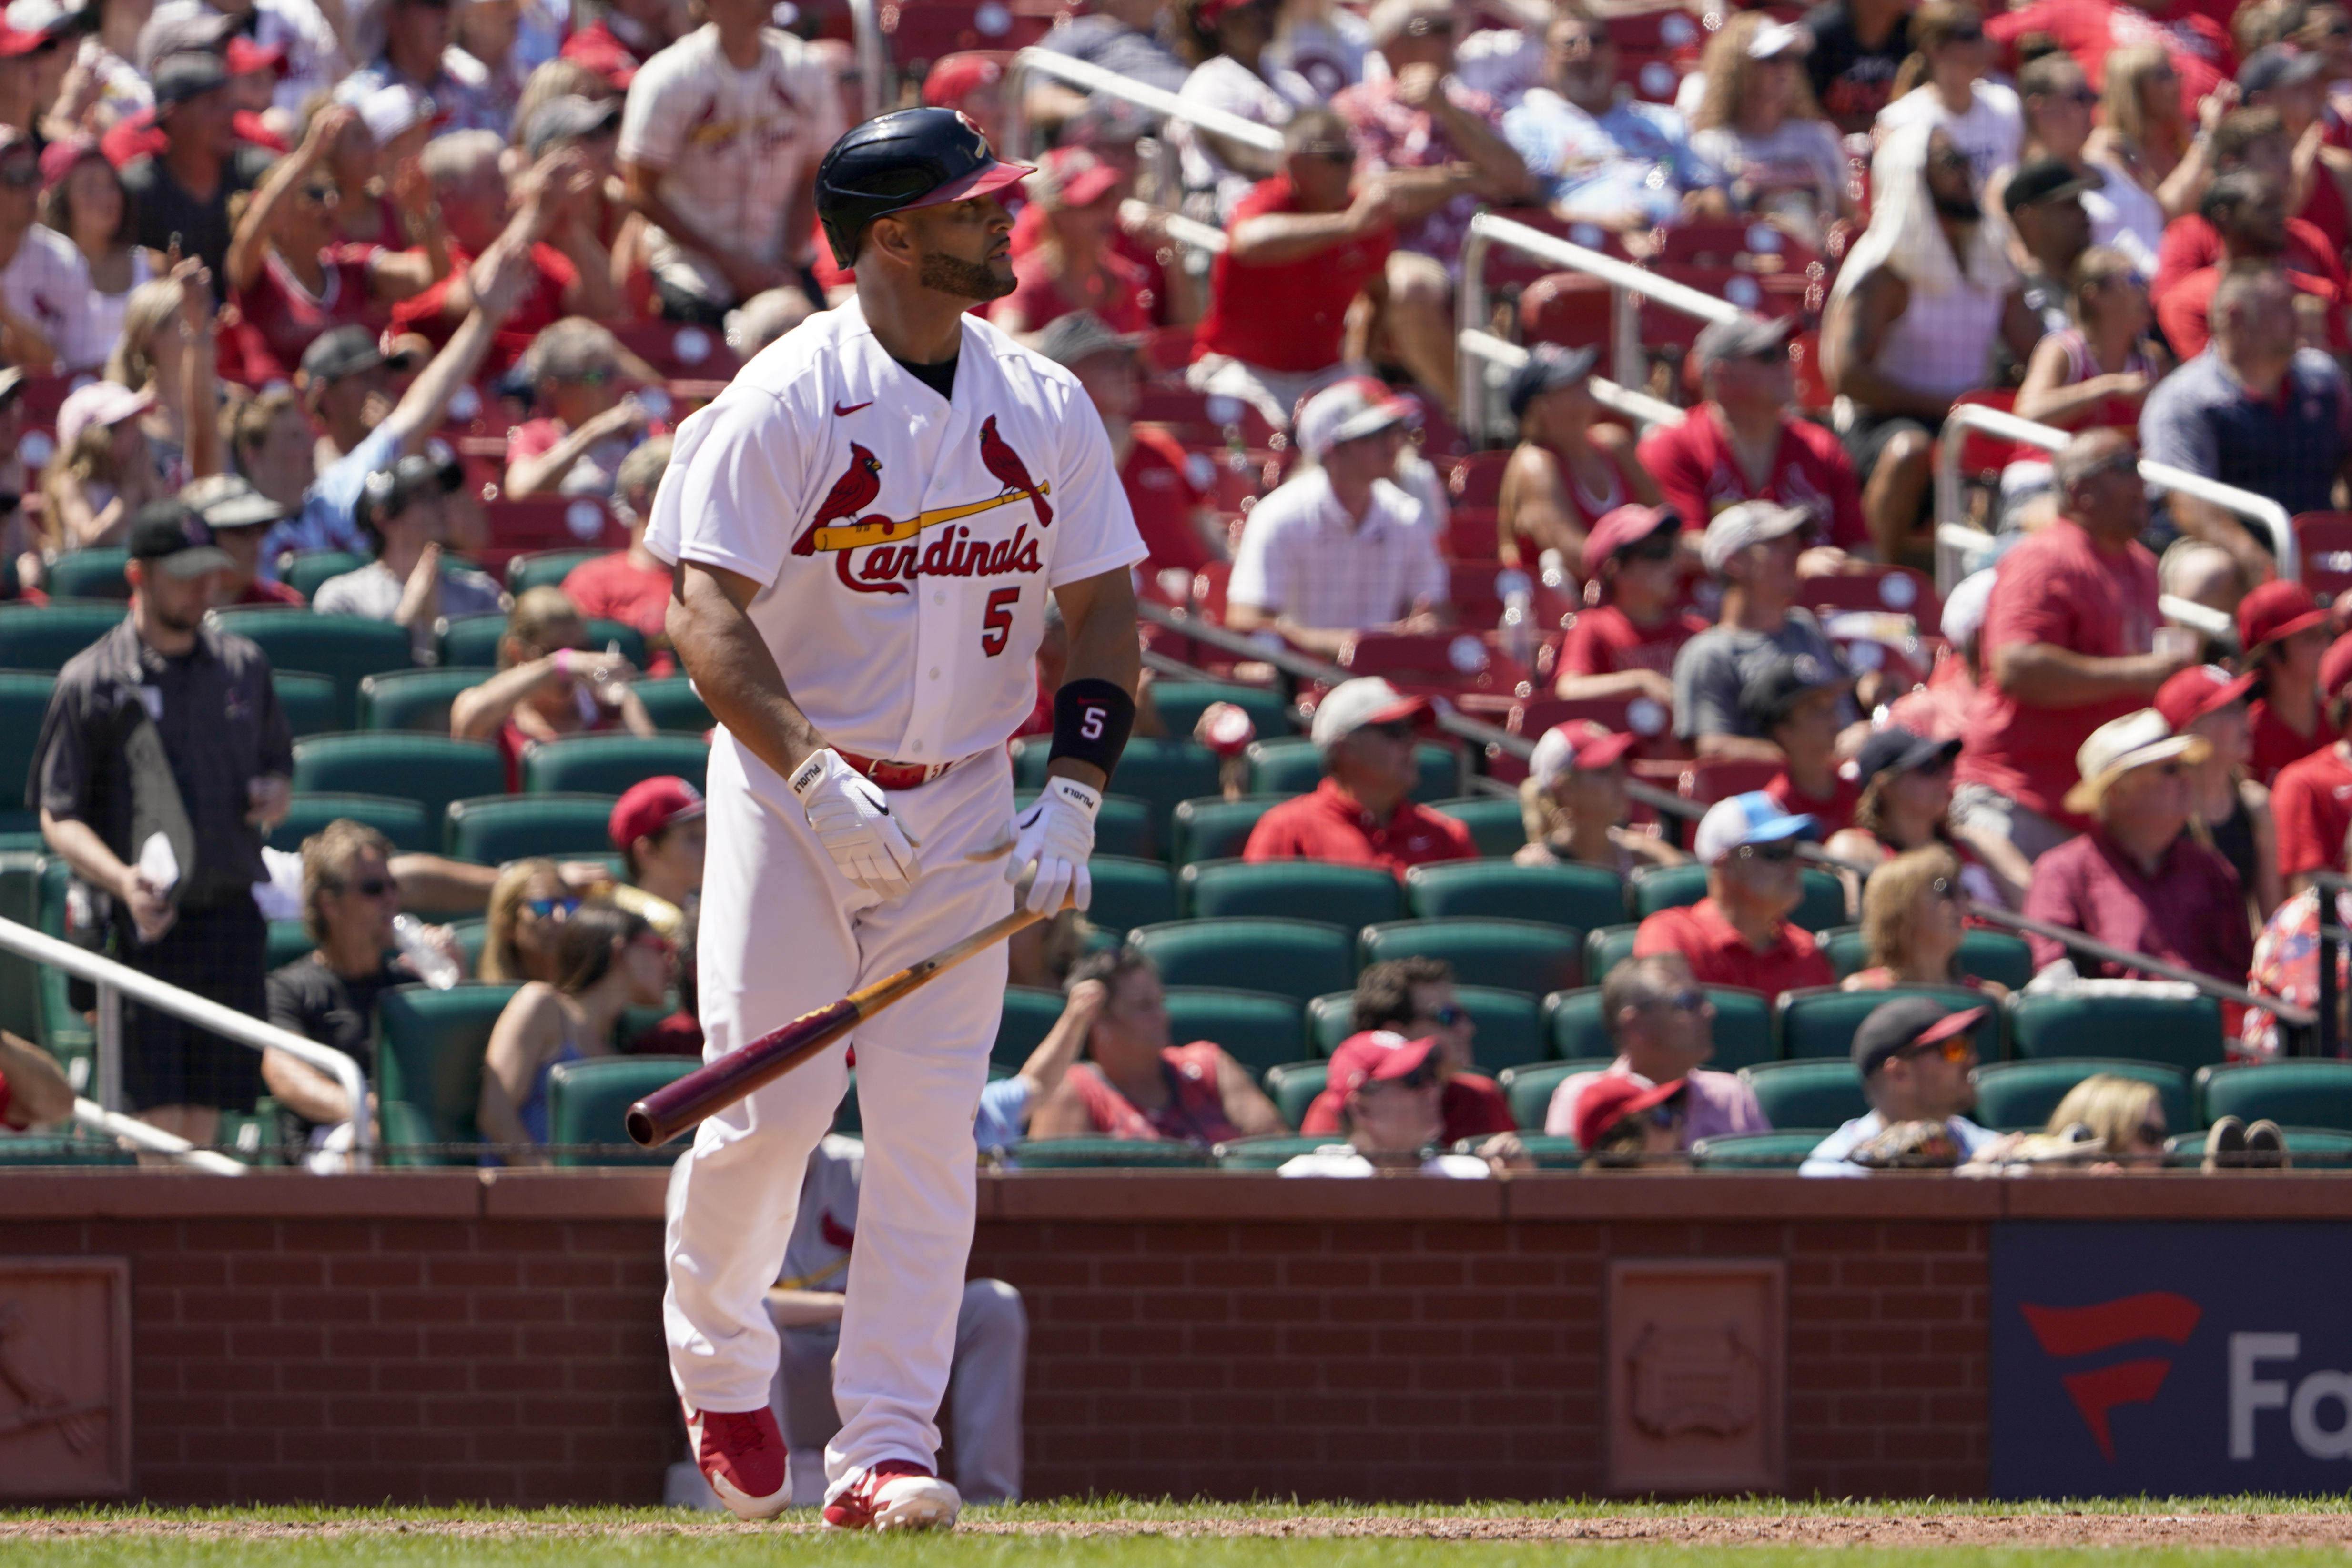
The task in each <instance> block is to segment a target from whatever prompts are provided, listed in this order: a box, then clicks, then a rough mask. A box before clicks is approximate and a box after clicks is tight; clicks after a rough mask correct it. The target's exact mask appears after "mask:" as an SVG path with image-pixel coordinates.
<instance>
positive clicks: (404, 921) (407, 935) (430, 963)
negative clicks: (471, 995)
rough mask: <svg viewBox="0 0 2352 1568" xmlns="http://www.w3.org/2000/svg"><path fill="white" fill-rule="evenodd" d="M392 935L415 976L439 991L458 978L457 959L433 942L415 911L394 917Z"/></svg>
mask: <svg viewBox="0 0 2352 1568" xmlns="http://www.w3.org/2000/svg"><path fill="white" fill-rule="evenodd" d="M392 939H393V940H394V942H396V943H398V944H399V945H400V951H401V955H402V956H404V957H405V958H406V959H407V960H408V967H410V968H412V969H414V970H415V971H416V977H417V978H418V979H420V980H423V981H424V982H425V984H426V985H428V986H430V987H432V988H434V989H435V990H436V991H446V990H447V989H448V988H450V987H452V986H454V985H456V984H457V981H458V979H459V975H458V972H457V960H456V959H454V958H452V957H450V956H449V955H448V954H446V953H444V952H443V951H441V949H440V948H438V947H436V946H434V945H433V942H432V939H431V938H430V937H428V936H425V922H423V921H422V920H419V919H417V918H416V916H415V915H394V916H393V917H392Z"/></svg>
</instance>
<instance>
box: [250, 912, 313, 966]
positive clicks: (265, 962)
mask: <svg viewBox="0 0 2352 1568" xmlns="http://www.w3.org/2000/svg"><path fill="white" fill-rule="evenodd" d="M315 946H318V944H317V943H315V942H313V941H311V940H310V930H309V928H308V927H306V926H305V925H303V924H302V922H301V921H299V920H273V921H271V922H270V923H269V935H268V936H267V937H266V938H265V939H264V940H263V944H262V960H261V965H262V968H263V969H264V970H265V971H270V970H277V969H282V968H284V967H286V966H287V965H289V964H290V963H292V962H294V960H295V959H297V958H299V957H300V956H302V955H304V954H305V953H308V952H309V951H310V949H311V948H313V947H315Z"/></svg>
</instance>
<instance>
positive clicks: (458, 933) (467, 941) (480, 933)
mask: <svg viewBox="0 0 2352 1568" xmlns="http://www.w3.org/2000/svg"><path fill="white" fill-rule="evenodd" d="M443 924H444V925H446V926H447V927H448V928H449V938H450V940H451V941H453V942H455V943H457V951H458V952H460V953H462V954H464V955H465V956H466V973H467V974H469V975H478V974H480V973H481V970H482V949H483V948H484V947H485V946H488V943H489V939H490V923H489V921H488V919H487V918H485V917H484V916H482V915H467V916H466V917H465V918H463V919H460V920H450V921H445V922H443Z"/></svg>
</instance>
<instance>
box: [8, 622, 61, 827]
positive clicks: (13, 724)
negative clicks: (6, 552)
mask: <svg viewBox="0 0 2352 1568" xmlns="http://www.w3.org/2000/svg"><path fill="white" fill-rule="evenodd" d="M5 613H6V612H5V611H0V615H5ZM56 685H57V677H56V676H55V675H52V674H46V673H43V672H40V671H37V670H0V806H5V807H12V808H13V807H16V806H21V805H23V804H24V801H25V780H26V778H27V777H28V776H29V775H30V774H31V773H32V771H33V747H34V746H35V744H36V743H37V741H38V740H39V739H40V737H41V719H42V717H43V716H45V715H46V714H47V712H48V711H49V693H50V692H51V691H52V690H53V689H55V687H56ZM36 821H37V820H36Z"/></svg>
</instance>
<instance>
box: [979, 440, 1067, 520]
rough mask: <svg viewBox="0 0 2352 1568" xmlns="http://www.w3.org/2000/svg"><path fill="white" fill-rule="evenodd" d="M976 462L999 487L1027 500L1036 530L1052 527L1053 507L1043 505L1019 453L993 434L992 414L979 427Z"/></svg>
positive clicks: (1043, 501) (1027, 467)
mask: <svg viewBox="0 0 2352 1568" xmlns="http://www.w3.org/2000/svg"><path fill="white" fill-rule="evenodd" d="M980 460H981V461H982V463H984V464H986V465H988V471H989V472H990V473H991V474H993V475H995V476H996V478H997V482H998V483H999V484H1002V485H1003V486H1004V487H1005V488H1007V489H1009V490H1019V491H1021V492H1022V493H1023V494H1024V495H1026V496H1027V497H1029V504H1030V505H1031V506H1032V507H1035V508H1036V510H1037V526H1038V527H1039V528H1052V527H1053V526H1054V508H1053V507H1049V506H1047V505H1046V504H1045V497H1044V496H1042V495H1040V494H1038V492H1037V484H1036V481H1034V480H1033V479H1032V478H1030V477H1029V466H1028V465H1027V464H1025V463H1024V462H1022V461H1021V454H1019V453H1018V452H1015V451H1013V448H1012V447H1010V446H1008V445H1006V444H1004V437H1003V436H1001V435H999V434H996V416H995V415H994V414H990V415H989V416H988V420H987V423H983V424H982V426H981V427H980Z"/></svg>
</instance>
